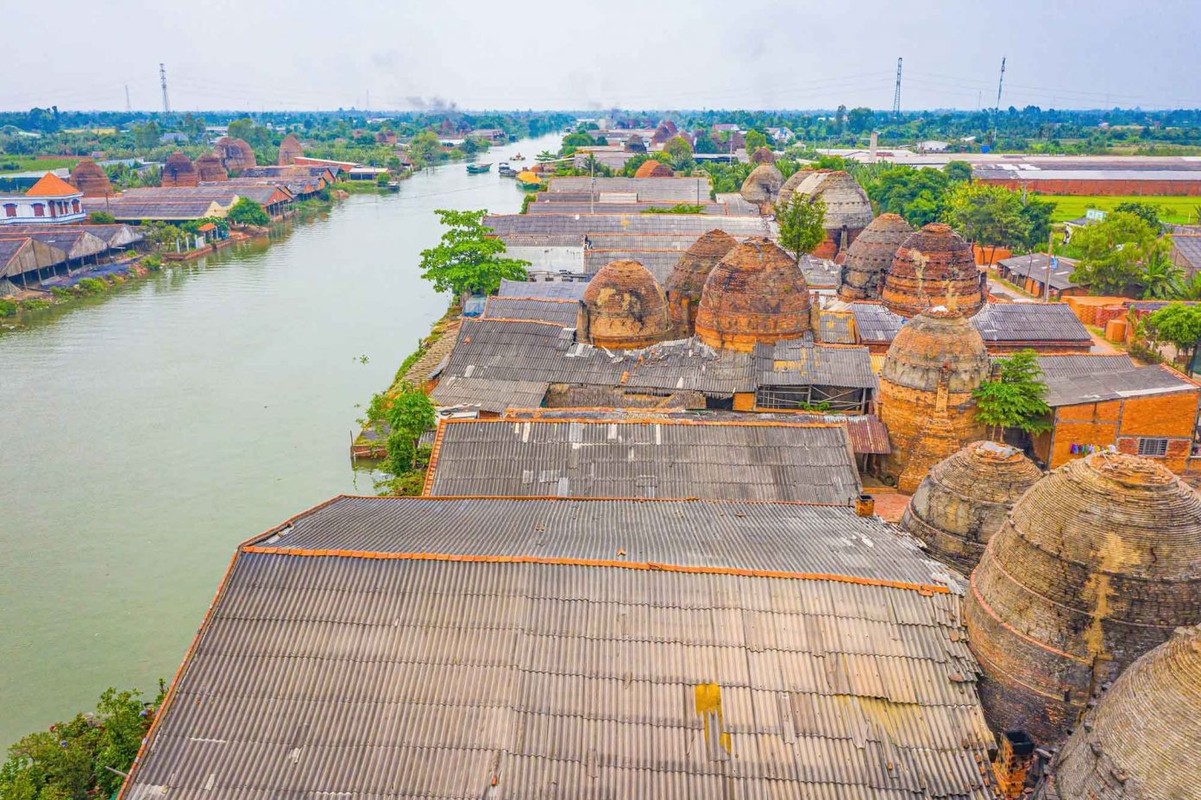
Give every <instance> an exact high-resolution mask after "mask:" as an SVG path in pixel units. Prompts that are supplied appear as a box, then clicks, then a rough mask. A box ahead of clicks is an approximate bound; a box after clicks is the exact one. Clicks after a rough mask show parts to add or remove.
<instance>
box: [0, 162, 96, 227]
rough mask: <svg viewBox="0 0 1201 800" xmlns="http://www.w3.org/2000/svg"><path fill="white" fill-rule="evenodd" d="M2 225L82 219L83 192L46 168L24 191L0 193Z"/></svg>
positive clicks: (0, 220) (76, 220)
mask: <svg viewBox="0 0 1201 800" xmlns="http://www.w3.org/2000/svg"><path fill="white" fill-rule="evenodd" d="M0 211H3V213H0V225H28V224H29V223H39V224H44V223H64V222H83V219H84V217H85V214H84V210H83V192H81V191H80V190H79V189H76V188H75V187H74V186H72V185H71V184H69V183H67V182H66V181H65V180H63V179H62V178H60V177H58V176H57V175H55V174H54V173H53V172H47V173H46V174H45V175H43V176H42V177H41V179H40V180H38V182H37V183H35V184H34V185H33V186H31V187H30V188H29V190H28V191H26V192H25V194H20V195H0Z"/></svg>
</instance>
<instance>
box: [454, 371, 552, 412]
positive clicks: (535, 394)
mask: <svg viewBox="0 0 1201 800" xmlns="http://www.w3.org/2000/svg"><path fill="white" fill-rule="evenodd" d="M548 388H549V384H547V383H539V382H537V381H506V380H493V379H489V378H461V377H456V376H454V375H451V376H448V377H444V378H442V379H441V380H439V381H438V385H437V386H435V387H434V390H433V391H432V392H430V399H431V400H432V401H433V402H434V405H436V406H438V407H440V408H450V407H452V406H466V407H468V408H475V409H479V410H480V411H490V412H492V413H495V414H499V413H501V412H503V411H504V410H505V409H508V408H537V407H538V406H540V405H542V400H543V398H544V397H546V390H547V389H548Z"/></svg>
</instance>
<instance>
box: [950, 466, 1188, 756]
mask: <svg viewBox="0 0 1201 800" xmlns="http://www.w3.org/2000/svg"><path fill="white" fill-rule="evenodd" d="M964 615H965V620H966V623H967V629H968V633H969V637H970V645H971V648H972V652H973V653H974V654H975V655H976V658H977V660H978V661H979V662H980V666H981V667H982V669H983V670H984V676H983V678H982V680H981V682H980V696H981V700H982V701H983V703H984V710H985V715H986V717H987V719H988V721H989V724H990V725H991V726H992V727H993V728H994V729H995V730H1017V729H1022V730H1026V731H1028V732H1029V733H1030V734H1031V735H1032V736H1033V737H1034V738H1035V739H1036V740H1037V741H1039V742H1041V743H1043V744H1048V745H1049V744H1054V743H1056V742H1058V741H1059V740H1061V739H1062V738H1063V737H1064V736H1066V735H1067V734H1068V732H1069V731H1070V729H1071V728H1072V727H1073V726H1074V725H1075V724H1076V722H1077V720H1078V718H1079V716H1080V714H1081V712H1083V710H1084V709H1085V707H1086V705H1087V704H1088V703H1089V701H1090V699H1091V698H1092V697H1093V695H1094V693H1095V692H1096V691H1098V690H1099V689H1101V688H1103V687H1105V686H1106V685H1107V684H1110V683H1111V682H1112V681H1114V679H1116V678H1117V676H1118V675H1119V674H1120V673H1121V672H1122V670H1123V669H1125V668H1126V667H1127V666H1129V665H1130V664H1131V663H1133V662H1134V660H1135V659H1136V658H1138V657H1139V656H1141V655H1142V654H1144V653H1146V652H1147V651H1149V650H1151V649H1152V648H1153V647H1155V646H1157V645H1159V644H1162V643H1163V642H1165V641H1167V639H1168V638H1169V637H1170V636H1171V634H1172V631H1173V630H1174V629H1175V628H1176V627H1177V626H1178V625H1196V624H1197V623H1198V622H1201V497H1199V496H1198V495H1197V494H1196V493H1195V492H1194V491H1193V490H1192V489H1190V488H1189V487H1188V486H1186V485H1184V484H1183V483H1181V482H1180V480H1179V479H1178V478H1177V477H1176V476H1175V475H1173V474H1172V473H1171V472H1170V471H1169V470H1168V469H1167V468H1166V467H1164V466H1163V465H1161V464H1159V463H1157V462H1154V461H1151V460H1149V459H1143V458H1138V457H1137V456H1130V455H1125V454H1118V453H1097V454H1094V455H1091V456H1088V457H1087V458H1084V459H1079V460H1075V461H1071V462H1069V463H1068V464H1066V465H1065V466H1063V467H1061V468H1059V469H1057V470H1055V471H1054V472H1052V473H1051V474H1049V475H1048V476H1046V477H1044V478H1043V479H1042V480H1040V481H1039V482H1038V483H1036V484H1035V485H1034V486H1033V487H1031V489H1030V490H1029V491H1027V492H1026V493H1025V494H1024V495H1023V496H1022V498H1021V499H1020V500H1018V502H1017V503H1016V504H1015V505H1014V508H1013V511H1012V512H1011V513H1010V515H1009V518H1008V519H1007V520H1006V522H1005V524H1004V525H1002V527H1001V529H1000V530H999V531H998V532H997V533H996V534H995V535H994V536H993V537H992V540H991V541H990V542H989V543H988V547H987V549H986V550H985V553H984V557H983V558H982V559H981V561H980V564H979V566H978V567H976V570H975V571H974V572H973V573H972V576H971V587H970V590H969V592H968V598H967V603H966V605H965V608H964ZM1194 713H1195V710H1194Z"/></svg>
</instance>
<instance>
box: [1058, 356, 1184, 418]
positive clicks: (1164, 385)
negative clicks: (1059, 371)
mask: <svg viewBox="0 0 1201 800" xmlns="http://www.w3.org/2000/svg"><path fill="white" fill-rule="evenodd" d="M1044 381H1045V383H1046V384H1047V398H1046V399H1047V405H1049V406H1051V407H1052V408H1058V407H1060V406H1072V405H1079V404H1081V403H1097V402H1101V401H1103V400H1118V399H1121V398H1125V397H1140V396H1143V395H1152V394H1168V393H1170V392H1189V391H1191V392H1196V391H1198V389H1197V387H1196V386H1195V385H1194V384H1192V383H1190V382H1189V381H1187V380H1185V379H1184V378H1183V377H1182V376H1181V375H1179V374H1178V373H1175V372H1173V371H1172V370H1171V369H1169V368H1167V367H1163V366H1152V367H1134V368H1133V369H1127V370H1124V371H1116V370H1115V371H1098V372H1094V373H1093V374H1091V375H1088V374H1077V375H1071V376H1063V377H1055V378H1051V377H1048V378H1045V379H1044Z"/></svg>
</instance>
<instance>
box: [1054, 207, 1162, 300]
mask: <svg viewBox="0 0 1201 800" xmlns="http://www.w3.org/2000/svg"><path fill="white" fill-rule="evenodd" d="M1164 244H1165V243H1160V240H1157V239H1156V237H1155V230H1154V229H1153V228H1152V227H1151V226H1150V225H1148V224H1147V221H1146V220H1144V219H1143V218H1142V217H1139V216H1136V215H1135V214H1130V213H1128V212H1124V211H1121V212H1114V213H1112V214H1110V215H1109V216H1107V217H1106V218H1105V219H1104V220H1102V221H1100V222H1095V223H1093V224H1092V225H1086V226H1085V227H1083V228H1080V229H1078V230H1076V231H1075V232H1074V233H1073V234H1072V240H1071V247H1072V249H1073V250H1074V251H1075V252H1077V253H1079V255H1080V262H1079V264H1077V265H1076V269H1075V270H1074V271H1073V272H1072V280H1073V281H1075V282H1076V283H1080V284H1083V285H1085V286H1088V287H1089V291H1090V292H1092V293H1093V294H1100V295H1106V294H1125V293H1127V292H1130V291H1132V290H1133V289H1134V288H1135V287H1138V286H1140V285H1141V283H1142V277H1143V270H1142V264H1143V262H1144V259H1147V258H1149V259H1150V260H1151V261H1153V262H1154V261H1157V260H1159V258H1160V253H1159V252H1158V251H1160V250H1162V249H1163V247H1164Z"/></svg>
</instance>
